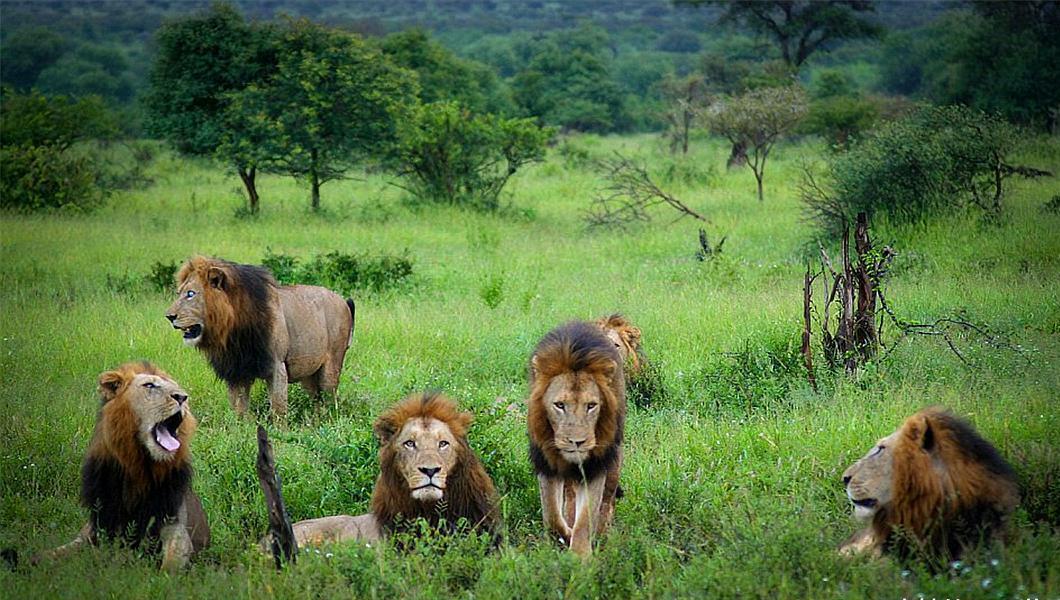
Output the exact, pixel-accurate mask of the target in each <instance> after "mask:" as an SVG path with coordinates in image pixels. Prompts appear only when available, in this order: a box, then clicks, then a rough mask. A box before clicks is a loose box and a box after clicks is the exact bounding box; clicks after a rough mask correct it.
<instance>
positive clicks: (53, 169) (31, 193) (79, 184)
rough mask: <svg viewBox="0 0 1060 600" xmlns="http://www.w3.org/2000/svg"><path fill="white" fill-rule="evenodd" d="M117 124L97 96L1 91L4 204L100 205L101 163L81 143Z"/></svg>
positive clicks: (0, 199) (0, 194) (0, 189)
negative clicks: (78, 148) (78, 147)
mask: <svg viewBox="0 0 1060 600" xmlns="http://www.w3.org/2000/svg"><path fill="white" fill-rule="evenodd" d="M116 131H117V128H116V126H115V123H114V121H113V119H112V118H111V115H110V114H109V113H108V112H107V110H106V108H105V107H104V104H103V101H102V100H101V99H100V98H98V97H88V98H81V99H78V100H70V99H68V98H66V97H61V96H60V97H48V96H45V95H43V94H41V93H39V92H30V93H27V94H20V93H17V92H14V91H13V90H11V89H10V88H4V89H3V90H0V207H2V208H4V209H18V210H39V209H47V208H64V207H77V208H82V209H90V208H93V207H95V206H96V205H98V204H99V203H100V202H101V201H102V200H103V199H104V198H105V196H106V192H105V190H104V189H102V188H101V187H100V186H99V185H98V181H99V179H100V177H101V173H102V172H101V165H100V164H99V163H98V162H97V161H96V160H94V158H93V157H92V156H91V155H89V154H85V153H79V152H75V151H74V150H73V149H74V146H75V144H77V143H78V142H82V141H85V140H91V139H105V138H109V137H111V136H113V135H114V134H115V132H116Z"/></svg>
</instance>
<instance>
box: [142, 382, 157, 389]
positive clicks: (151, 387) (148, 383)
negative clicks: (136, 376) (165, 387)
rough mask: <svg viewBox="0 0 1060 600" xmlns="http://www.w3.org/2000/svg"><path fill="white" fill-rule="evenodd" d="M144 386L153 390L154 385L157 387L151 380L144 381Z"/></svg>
mask: <svg viewBox="0 0 1060 600" xmlns="http://www.w3.org/2000/svg"><path fill="white" fill-rule="evenodd" d="M144 387H145V388H147V389H149V390H153V389H155V388H156V387H158V386H157V385H156V384H154V383H152V382H150V381H148V382H147V383H145V384H144Z"/></svg>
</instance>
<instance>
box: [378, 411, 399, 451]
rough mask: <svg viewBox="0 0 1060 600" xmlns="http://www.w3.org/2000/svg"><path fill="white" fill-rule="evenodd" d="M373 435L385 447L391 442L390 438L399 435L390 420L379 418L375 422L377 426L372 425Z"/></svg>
mask: <svg viewBox="0 0 1060 600" xmlns="http://www.w3.org/2000/svg"><path fill="white" fill-rule="evenodd" d="M372 433H374V434H375V437H376V438H378V439H379V445H380V446H385V445H387V443H389V442H390V438H392V437H394V434H395V433H397V426H395V425H394V422H393V421H391V420H390V419H388V418H386V417H379V418H378V419H376V420H375V425H372Z"/></svg>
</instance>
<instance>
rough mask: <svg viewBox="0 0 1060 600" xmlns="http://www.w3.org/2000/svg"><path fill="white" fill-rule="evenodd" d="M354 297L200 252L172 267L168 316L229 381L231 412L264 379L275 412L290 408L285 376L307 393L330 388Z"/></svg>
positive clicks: (346, 341) (348, 335) (241, 408)
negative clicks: (282, 280) (280, 280)
mask: <svg viewBox="0 0 1060 600" xmlns="http://www.w3.org/2000/svg"><path fill="white" fill-rule="evenodd" d="M354 313H355V310H354V304H353V300H343V299H342V297H341V296H339V295H338V294H336V293H335V292H332V291H331V290H328V289H325V288H322V287H318V286H313V285H290V286H288V285H279V284H277V283H276V280H275V279H273V277H272V274H271V273H269V271H268V270H267V269H265V268H262V267H257V266H252V265H240V264H235V263H231V262H228V261H226V260H220V259H216V258H206V257H202V256H197V257H195V258H192V259H191V260H189V261H188V262H186V263H184V265H183V266H182V267H181V268H180V271H179V272H178V273H177V299H176V300H174V301H173V304H172V305H170V307H169V310H168V311H167V312H166V318H167V319H169V321H170V323H172V324H173V327H174V328H175V329H179V330H180V331H182V332H183V333H184V343H185V344H187V345H189V346H195V347H197V348H198V349H199V350H201V351H202V352H203V353H204V354H206V358H207V359H208V360H209V361H210V366H212V367H213V370H214V373H216V374H217V376H218V377H219V378H220V379H222V380H223V381H224V382H225V383H226V384H228V398H229V401H230V402H231V403H232V408H233V409H235V411H236V413H237V414H239V415H243V414H244V413H246V411H247V403H248V399H249V395H250V386H251V384H252V383H254V381H255V380H257V379H263V380H265V383H266V384H268V386H269V404H270V406H271V407H272V411H273V414H275V415H276V416H278V417H282V416H284V415H285V414H287V383H288V382H289V381H297V382H299V383H301V384H302V387H304V388H305V390H306V391H307V392H309V394H310V395H311V396H314V397H319V396H320V393H321V392H325V393H328V394H331V393H334V392H335V390H336V388H338V385H339V372H340V371H341V370H342V361H343V359H344V358H345V357H346V350H347V349H348V348H349V347H350V342H351V341H352V336H353V320H354Z"/></svg>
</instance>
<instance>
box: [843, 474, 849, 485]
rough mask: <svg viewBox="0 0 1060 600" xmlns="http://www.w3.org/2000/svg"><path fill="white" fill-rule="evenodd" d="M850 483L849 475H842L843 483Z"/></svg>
mask: <svg viewBox="0 0 1060 600" xmlns="http://www.w3.org/2000/svg"><path fill="white" fill-rule="evenodd" d="M848 483H850V475H843V485H847V484H848Z"/></svg>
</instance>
